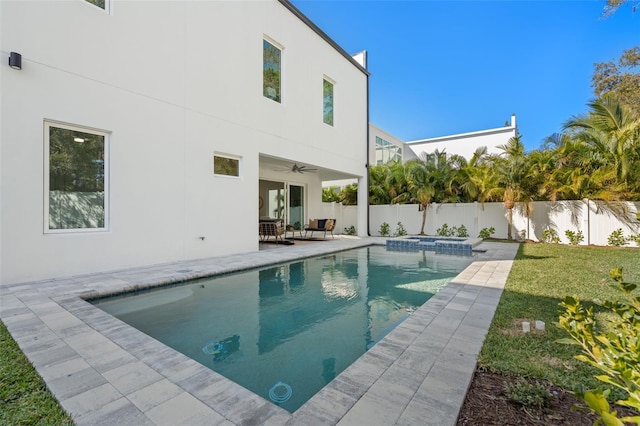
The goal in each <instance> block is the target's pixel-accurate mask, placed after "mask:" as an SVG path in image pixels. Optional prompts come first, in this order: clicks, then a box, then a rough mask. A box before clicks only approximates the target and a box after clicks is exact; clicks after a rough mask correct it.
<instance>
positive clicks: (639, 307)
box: [556, 268, 640, 425]
mask: <svg viewBox="0 0 640 426" xmlns="http://www.w3.org/2000/svg"><path fill="white" fill-rule="evenodd" d="M610 275H611V278H613V280H614V281H615V284H614V285H613V287H614V288H617V289H618V290H620V291H621V292H622V293H623V295H624V300H623V301H613V302H612V301H605V302H596V305H598V306H599V307H601V308H603V309H604V310H605V311H607V312H609V313H610V315H607V316H604V317H603V318H605V319H603V320H602V322H603V323H604V324H602V325H601V324H596V317H595V316H594V313H593V306H590V307H589V308H585V307H584V306H583V305H582V304H581V303H580V300H578V298H577V297H570V296H567V297H565V298H564V300H563V301H562V303H561V304H560V305H561V306H562V307H563V308H564V312H562V313H561V314H560V318H559V321H558V323H557V324H556V325H557V326H558V327H560V328H561V329H563V330H565V331H566V332H567V333H569V335H570V336H571V338H566V339H561V340H559V342H561V343H567V344H573V345H578V346H580V347H581V348H582V354H581V355H576V357H575V358H576V359H577V360H579V361H582V362H584V363H587V364H589V365H591V366H592V367H595V368H596V369H598V370H600V371H601V372H603V373H604V374H602V375H598V376H595V377H596V379H598V380H599V381H601V382H603V383H606V384H607V385H611V386H614V387H615V388H618V389H620V390H622V391H623V392H625V395H626V399H620V400H618V401H616V403H617V404H619V405H622V406H626V407H630V408H633V409H635V410H636V411H638V412H640V296H636V295H633V294H632V292H633V291H634V290H635V289H636V287H637V285H636V284H631V283H625V282H624V280H623V277H622V268H616V269H612V270H611V272H610ZM598 318H600V317H598ZM610 393H611V389H604V390H603V389H602V388H598V389H595V390H584V389H582V388H578V389H576V392H575V394H576V396H577V397H578V398H580V399H582V400H583V401H584V402H585V403H586V404H587V405H588V406H589V408H590V409H591V410H592V411H594V412H595V413H596V414H597V415H598V416H600V418H599V420H598V421H596V423H594V424H606V425H622V424H623V423H622V422H631V423H634V424H640V416H637V417H623V418H620V419H618V416H617V412H616V411H611V408H610V407H609V402H608V401H607V396H609V394H610Z"/></svg>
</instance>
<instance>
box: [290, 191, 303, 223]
mask: <svg viewBox="0 0 640 426" xmlns="http://www.w3.org/2000/svg"><path fill="white" fill-rule="evenodd" d="M287 186H288V187H289V191H288V193H289V215H288V217H289V219H288V221H287V224H288V225H292V226H293V228H294V229H302V227H303V225H304V187H302V186H298V185H292V184H288V185H287Z"/></svg>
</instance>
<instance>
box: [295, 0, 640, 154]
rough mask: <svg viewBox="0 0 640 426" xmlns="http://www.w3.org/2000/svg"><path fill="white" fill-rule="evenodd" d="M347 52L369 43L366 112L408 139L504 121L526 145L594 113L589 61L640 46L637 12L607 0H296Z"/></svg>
mask: <svg viewBox="0 0 640 426" xmlns="http://www.w3.org/2000/svg"><path fill="white" fill-rule="evenodd" d="M293 3H294V4H295V6H296V7H298V8H299V9H300V10H301V11H302V12H303V13H304V14H305V15H307V16H308V17H309V18H310V19H311V20H312V21H313V22H315V23H316V24H317V25H318V26H319V27H320V28H321V29H322V30H323V31H325V32H326V33H327V34H328V35H329V36H330V37H331V38H333V39H334V40H335V41H336V42H337V43H338V44H340V45H341V46H342V47H343V48H344V49H345V50H346V51H347V52H349V53H356V52H359V51H361V50H367V51H368V59H369V71H370V72H371V77H370V81H369V84H370V121H371V122H372V123H373V124H375V125H377V126H379V127H381V128H382V129H384V130H386V131H388V132H389V133H391V134H393V135H395V136H397V137H399V138H401V139H403V140H405V141H409V140H415V139H423V138H430V137H436V136H444V135H448V134H454V133H464V132H471V131H476V130H483V129H488V128H494V127H501V126H503V125H504V123H505V121H507V120H509V119H510V116H511V114H512V113H515V114H516V117H517V121H518V128H519V130H520V133H521V134H522V135H523V141H524V143H525V147H526V149H527V150H531V149H535V148H538V147H539V146H540V144H541V142H542V140H543V139H544V138H545V137H546V136H549V135H551V134H552V133H554V132H559V131H560V130H561V129H562V125H563V123H564V122H565V121H567V120H568V119H570V118H571V117H572V116H574V115H579V114H582V113H584V112H586V111H587V106H586V104H587V103H588V102H589V101H590V100H592V99H593V97H594V96H593V90H592V88H591V76H592V74H593V64H594V63H596V62H604V61H611V60H617V59H618V58H619V57H620V55H621V54H622V51H623V50H625V49H629V48H631V47H633V46H634V45H640V11H639V12H636V13H635V14H634V13H632V11H631V7H630V6H629V5H626V6H623V7H622V8H620V9H619V10H618V11H617V12H616V13H615V14H614V15H613V16H611V17H608V18H602V10H603V7H604V5H605V2H604V1H598V0H590V1H576V0H573V1H555V0H554V1H544V0H537V1H516V0H512V1H481V0H474V1H456V0H451V1H432V0H422V1H418V0H414V1H403V0H384V1H380V0H378V1H375V0H366V1H345V0H338V1H331V0H293Z"/></svg>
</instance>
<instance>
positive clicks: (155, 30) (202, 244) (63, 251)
mask: <svg viewBox="0 0 640 426" xmlns="http://www.w3.org/2000/svg"><path fill="white" fill-rule="evenodd" d="M142 23H144V25H143V26H142V25H141V24H142ZM361 56H362V53H360V57H359V60H355V59H354V58H352V57H351V56H350V55H349V54H347V53H346V52H345V51H344V50H343V49H342V48H340V47H339V46H338V45H337V44H336V43H335V42H334V41H333V40H331V39H330V38H329V37H328V36H327V35H326V34H325V33H323V32H322V31H321V30H320V29H319V28H318V27H317V26H316V25H314V24H313V23H312V22H311V21H310V20H309V19H307V18H306V17H305V16H304V15H303V14H302V13H300V12H299V11H298V10H297V9H296V8H295V7H294V6H293V5H292V4H291V3H290V2H289V1H287V0H261V1H254V2H233V1H231V2H219V1H207V2H203V1H180V2H167V1H153V0H150V1H144V2H134V1H118V0H94V1H91V2H89V1H85V0H73V1H56V0H51V1H2V2H0V60H1V62H0V93H1V94H2V99H1V110H0V119H1V129H0V138H1V140H0V164H1V170H0V187H1V192H0V208H1V217H0V237H1V238H0V250H1V252H0V253H1V254H0V268H1V269H0V280H1V282H2V283H3V284H8V283H16V282H24V281H31V280H38V279H45V278H54V277H63V276H65V277H66V276H72V275H78V274H83V273H90V272H98V271H106V270H112V269H119V268H127V267H134V266H142V265H148V264H159V263H163V262H170V261H176V260H184V259H195V258H205V257H210V256H216V255H222V254H230V253H242V252H251V251H255V250H258V244H259V243H258V241H259V240H258V235H257V223H258V220H259V218H260V217H265V216H268V217H274V216H278V217H282V218H284V220H285V221H286V222H288V223H294V222H301V223H306V222H307V221H308V219H309V218H314V217H317V215H318V211H320V207H321V202H322V200H321V182H322V181H323V180H333V179H347V178H349V179H356V180H358V181H359V183H360V188H361V190H360V193H359V199H360V200H361V201H362V202H360V203H359V205H360V206H361V207H360V208H359V212H358V221H359V222H361V223H362V225H361V226H358V227H357V228H358V229H359V230H363V231H362V232H365V231H364V230H366V229H367V226H366V225H365V221H366V218H367V215H366V197H367V194H366V172H367V166H366V162H367V154H368V151H367V137H368V124H367V109H368V105H367V104H368V95H367V91H368V90H367V86H368V72H367V70H366V68H365V66H363V65H362V64H363V61H362V58H361Z"/></svg>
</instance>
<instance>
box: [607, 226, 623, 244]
mask: <svg viewBox="0 0 640 426" xmlns="http://www.w3.org/2000/svg"><path fill="white" fill-rule="evenodd" d="M607 243H608V244H609V245H610V246H616V247H619V246H623V245H625V244H626V243H627V239H626V238H625V237H624V234H623V233H622V228H618V229H616V230H615V231H613V232H612V233H611V234H610V235H609V238H607Z"/></svg>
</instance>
